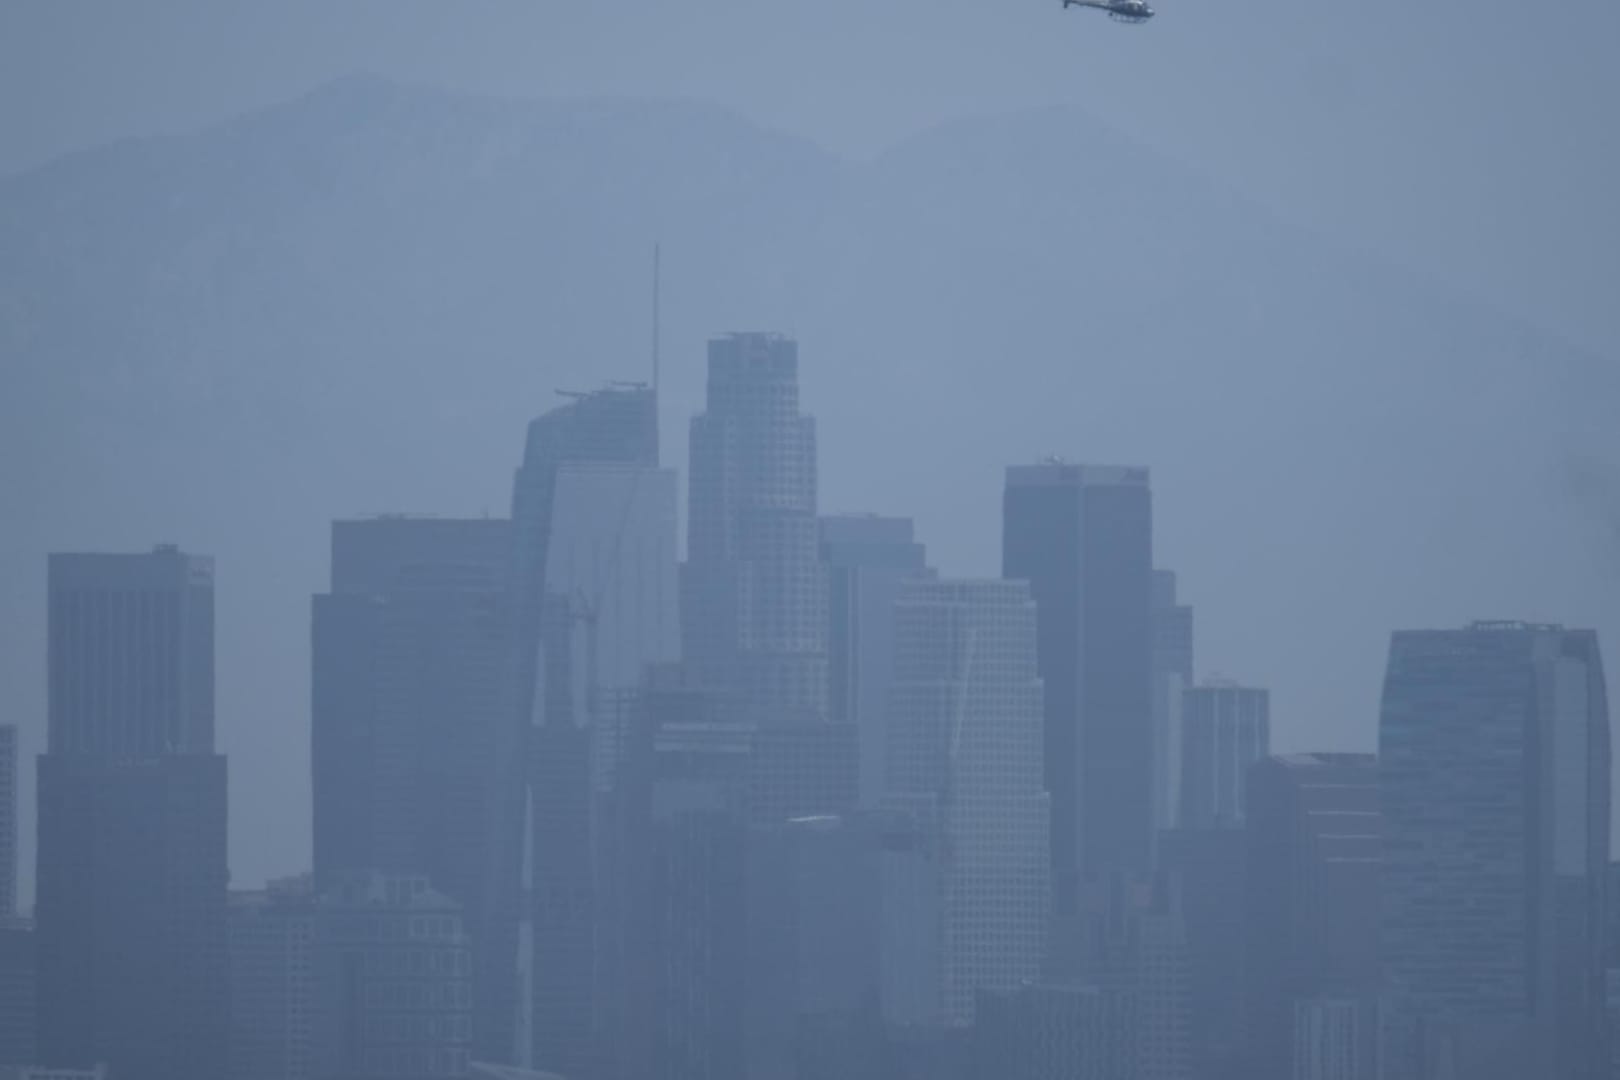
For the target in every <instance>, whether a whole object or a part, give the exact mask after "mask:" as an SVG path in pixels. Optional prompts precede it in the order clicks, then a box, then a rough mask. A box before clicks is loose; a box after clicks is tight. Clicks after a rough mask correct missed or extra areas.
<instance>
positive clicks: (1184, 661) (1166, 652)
mask: <svg viewBox="0 0 1620 1080" xmlns="http://www.w3.org/2000/svg"><path fill="white" fill-rule="evenodd" d="M1191 685H1193V609H1192V608H1191V607H1190V606H1189V605H1187V604H1182V603H1179V602H1178V601H1177V598H1176V574H1175V571H1173V570H1155V571H1153V802H1154V821H1155V823H1156V824H1157V827H1158V828H1160V829H1168V828H1172V827H1173V826H1174V825H1175V824H1176V822H1177V820H1178V819H1179V817H1180V812H1181V811H1180V807H1179V802H1180V798H1181V694H1182V691H1183V690H1185V689H1186V688H1187V687H1189V686H1191Z"/></svg>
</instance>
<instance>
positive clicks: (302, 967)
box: [228, 874, 315, 1080]
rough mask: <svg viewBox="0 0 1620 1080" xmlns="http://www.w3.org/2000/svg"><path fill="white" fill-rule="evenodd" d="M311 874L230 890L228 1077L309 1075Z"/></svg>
mask: <svg viewBox="0 0 1620 1080" xmlns="http://www.w3.org/2000/svg"><path fill="white" fill-rule="evenodd" d="M314 890H315V880H314V877H313V876H312V875H309V874H305V875H303V876H301V877H296V878H287V879H283V880H279V881H272V882H270V883H269V884H267V885H266V886H265V888H263V889H256V890H253V891H234V892H232V893H231V898H230V957H231V1068H230V1072H229V1074H228V1075H229V1077H230V1080H310V1078H311V1077H312V1075H313V1073H312V1065H311V1053H312V1051H313V1045H314V1031H313V1025H314V1021H315V1017H314V1004H315V1003H314V997H313V985H312V963H313V960H312V953H313V943H314V937H315V891H314Z"/></svg>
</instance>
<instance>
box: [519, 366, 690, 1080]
mask: <svg viewBox="0 0 1620 1080" xmlns="http://www.w3.org/2000/svg"><path fill="white" fill-rule="evenodd" d="M570 397H571V400H570V401H569V402H568V403H567V404H564V405H560V406H559V407H557V408H555V409H552V410H550V411H548V412H546V413H544V414H542V415H541V416H539V417H537V418H535V419H534V420H533V421H532V422H531V423H530V424H529V429H528V438H527V440H526V442H525V446H524V456H523V462H522V464H521V465H520V466H519V468H518V470H517V472H516V475H515V477H514V483H513V490H512V519H513V533H514V545H515V546H514V559H513V568H514V575H515V576H514V585H515V593H516V604H515V608H516V610H517V612H518V625H519V631H518V634H517V640H516V645H517V653H518V660H517V666H516V670H517V680H518V689H517V694H516V697H517V701H518V703H519V708H520V711H521V715H522V718H523V726H524V727H525V728H526V730H527V738H528V743H529V747H528V753H527V763H528V770H529V771H528V776H527V782H528V806H529V818H528V832H529V841H528V852H529V856H530V858H529V878H528V880H527V881H526V882H525V886H526V892H527V894H528V896H529V897H530V899H531V902H530V904H529V905H528V907H527V910H526V911H525V919H526V930H527V938H528V940H527V941H526V942H525V943H524V944H523V946H522V949H523V955H522V957H521V964H522V967H523V969H524V972H525V975H524V983H525V986H526V988H527V993H526V994H525V995H524V996H525V998H526V1001H525V1004H524V1005H522V1006H520V1008H523V1009H525V1010H526V1013H525V1017H526V1020H527V1027H528V1033H527V1035H526V1036H524V1037H523V1041H524V1043H525V1044H526V1045H525V1051H526V1052H525V1054H524V1057H525V1059H526V1061H527V1063H528V1064H530V1065H532V1066H533V1067H535V1068H537V1069H542V1070H548V1071H554V1072H557V1073H561V1074H563V1075H567V1076H576V1075H578V1076H589V1075H594V1073H595V1072H596V1069H595V1066H594V1062H595V1061H596V1060H598V1059H602V1060H607V1058H608V1055H605V1054H604V1051H605V1050H606V1049H608V1048H609V1043H610V1041H611V1037H610V1036H607V1035H605V1034H604V1032H605V1031H606V1029H607V1027H608V1025H609V1023H610V1013H611V1010H612V1008H613V1006H614V998H615V994H616V991H615V990H614V989H613V982H614V979H613V978H611V977H610V975H611V973H612V972H614V971H616V970H617V968H618V967H619V965H618V964H617V962H616V961H615V960H613V959H612V950H611V949H609V948H606V946H608V945H611V944H613V943H614V942H616V940H617V939H616V937H615V936H614V930H613V926H614V920H615V918H616V916H614V915H613V914H612V911H613V910H614V908H613V905H614V904H616V903H617V902H618V901H619V899H620V898H618V897H617V896H613V895H610V894H611V892H612V891H613V889H614V888H615V885H614V882H615V880H616V879H615V877H614V876H613V874H612V873H611V871H612V870H613V869H614V867H613V866H612V865H611V863H612V861H613V858H614V856H613V855H612V851H613V841H614V839H615V837H616V833H615V831H614V830H613V829H612V828H611V827H609V823H608V822H606V821H605V820H604V817H605V816H608V815H609V814H610V812H611V811H612V809H613V807H612V805H611V803H610V802H606V801H604V800H601V799H599V798H598V796H597V794H596V793H595V792H594V790H593V777H596V778H598V779H600V778H604V777H610V776H611V775H612V773H613V771H614V770H615V769H616V761H615V760H611V759H612V758H613V752H614V751H615V750H616V749H617V746H616V738H615V737H616V736H617V735H619V734H622V733H621V732H618V731H617V730H616V727H617V721H618V719H619V717H618V715H617V714H618V712H619V711H620V710H619V709H618V703H621V702H622V701H624V700H625V698H626V695H631V694H633V693H634V691H635V689H636V688H637V687H638V686H639V685H640V683H641V679H642V676H643V674H644V672H645V671H646V670H647V668H648V667H649V666H650V665H657V664H663V663H668V662H671V661H674V660H677V659H678V658H679V656H680V623H679V616H678V604H677V596H678V591H679V586H678V578H677V570H676V558H677V556H676V541H677V537H676V498H677V487H676V477H675V473H674V471H673V470H668V469H660V468H659V467H658V413H657V397H656V395H655V393H654V392H653V391H652V390H651V389H649V388H647V387H644V386H634V385H617V384H616V385H614V386H610V387H608V388H604V389H601V390H596V391H592V392H589V393H584V394H573V395H570ZM604 860H606V861H607V865H604V862H603V861H604Z"/></svg>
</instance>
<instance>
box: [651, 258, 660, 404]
mask: <svg viewBox="0 0 1620 1080" xmlns="http://www.w3.org/2000/svg"><path fill="white" fill-rule="evenodd" d="M659 247H660V245H659V244H657V243H656V242H655V243H654V244H653V318H652V362H653V372H652V384H653V397H654V398H655V399H656V398H657V396H658V345H659V338H660V336H661V335H660V333H659V324H658V319H659V300H660V299H661V295H660V284H661V282H660V280H659V261H660V254H661V253H660V251H659Z"/></svg>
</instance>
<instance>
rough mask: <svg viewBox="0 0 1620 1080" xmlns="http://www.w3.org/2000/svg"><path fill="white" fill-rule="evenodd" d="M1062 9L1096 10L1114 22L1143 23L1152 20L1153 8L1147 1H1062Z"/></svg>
mask: <svg viewBox="0 0 1620 1080" xmlns="http://www.w3.org/2000/svg"><path fill="white" fill-rule="evenodd" d="M1063 7H1064V10H1067V9H1069V8H1071V7H1089V8H1096V9H1097V10H1099V11H1106V12H1108V17H1109V18H1110V19H1113V20H1114V21H1115V22H1128V23H1143V22H1147V21H1148V20H1149V19H1151V18H1153V7H1152V5H1150V4H1149V3H1148V2H1147V0H1063Z"/></svg>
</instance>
